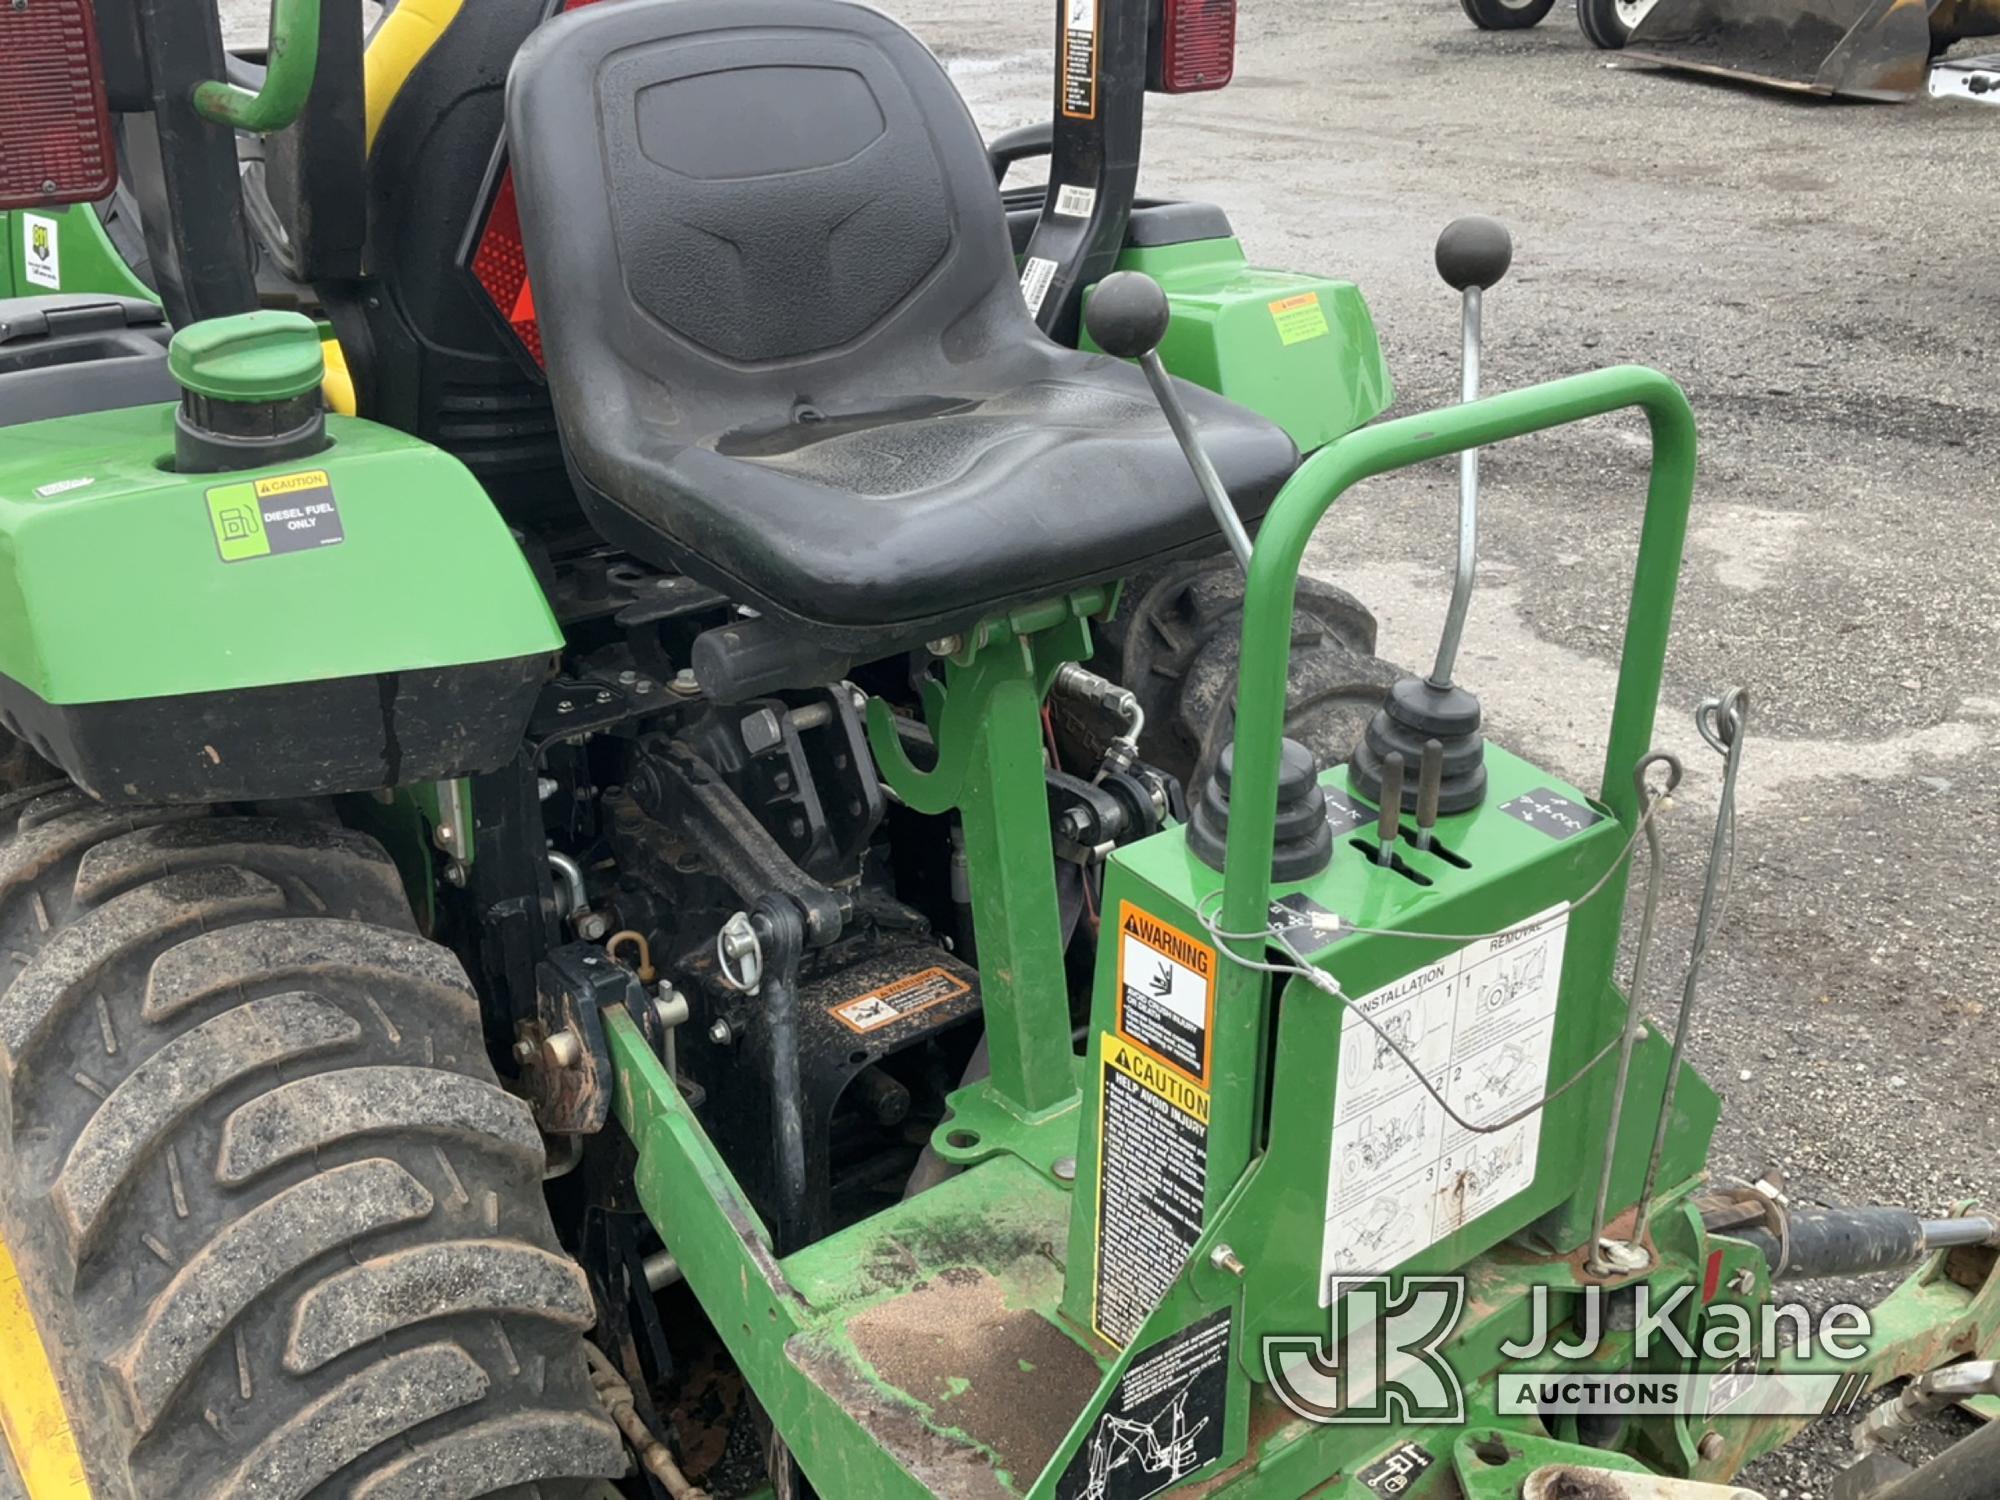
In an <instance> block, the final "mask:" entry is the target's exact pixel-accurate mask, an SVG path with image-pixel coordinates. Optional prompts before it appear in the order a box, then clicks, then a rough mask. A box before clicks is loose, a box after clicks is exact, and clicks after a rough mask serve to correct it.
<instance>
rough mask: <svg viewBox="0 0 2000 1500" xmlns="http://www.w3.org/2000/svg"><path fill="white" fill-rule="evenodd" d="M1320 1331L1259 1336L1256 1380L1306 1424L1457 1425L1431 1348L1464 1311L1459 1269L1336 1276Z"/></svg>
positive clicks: (1460, 1396)
mask: <svg viewBox="0 0 2000 1500" xmlns="http://www.w3.org/2000/svg"><path fill="white" fill-rule="evenodd" d="M1331 1291H1332V1299H1333V1300H1332V1306H1331V1308H1330V1309H1329V1327H1328V1330H1327V1333H1326V1335H1325V1336H1319V1335H1312V1336H1307V1337H1302V1338H1301V1337H1292V1336H1289V1335H1280V1334H1274V1335H1271V1336H1269V1337H1267V1338H1265V1340H1264V1377H1265V1379H1267V1380H1268V1381H1270V1383H1271V1388H1272V1389H1273V1390H1274V1391H1276V1392H1277V1394H1278V1397H1279V1399H1280V1400H1282V1401H1283V1402H1284V1403H1285V1405H1286V1406H1287V1407H1289V1408H1290V1409H1291V1410H1292V1411H1294V1412H1296V1413H1297V1414H1298V1415H1299V1416H1302V1417H1304V1418H1305V1419H1306V1420H1307V1421H1309V1422H1323V1423H1329V1424H1345V1425H1354V1426H1361V1425H1371V1424H1372V1425H1382V1424H1386V1423H1391V1422H1463V1421H1464V1420H1465V1391H1464V1388H1463V1387H1461V1386H1460V1385H1459V1383H1458V1372H1457V1371H1455V1370H1453V1369H1452V1367H1451V1366H1450V1365H1449V1364H1447V1363H1446V1362H1445V1359H1444V1356H1443V1355H1441V1354H1440V1353H1439V1352H1438V1350H1439V1347H1440V1346H1441V1345H1442V1344H1443V1343H1444V1342H1445V1341H1446V1340H1447V1339H1448V1338H1450V1337H1451V1334H1452V1331H1453V1330H1454V1329H1456V1328H1457V1326H1458V1320H1459V1318H1460V1317H1461V1316H1462V1315H1463V1313H1464V1311H1465V1278H1464V1277H1462V1276H1398V1277H1396V1278H1394V1279H1393V1282H1392V1280H1391V1278H1389V1277H1387V1276H1356V1277H1344V1276H1339V1277H1335V1278H1334V1279H1333V1284H1332V1288H1331Z"/></svg>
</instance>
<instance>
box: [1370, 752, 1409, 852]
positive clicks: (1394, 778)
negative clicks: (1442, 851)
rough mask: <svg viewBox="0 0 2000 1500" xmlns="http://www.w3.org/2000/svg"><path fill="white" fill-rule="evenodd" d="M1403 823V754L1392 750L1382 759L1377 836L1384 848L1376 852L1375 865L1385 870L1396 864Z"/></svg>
mask: <svg viewBox="0 0 2000 1500" xmlns="http://www.w3.org/2000/svg"><path fill="white" fill-rule="evenodd" d="M1402 823H1403V753H1402V752H1401V751H1400V750H1391V751H1390V752H1389V753H1388V754H1387V755H1385V756H1383V757H1382V811H1381V813H1380V815H1379V816H1378V817H1377V819H1376V822H1375V836H1376V838H1377V839H1378V840H1379V841H1380V842H1381V845H1382V847H1381V848H1380V849H1378V850H1376V851H1375V863H1376V864H1378V865H1381V866H1382V867H1383V868H1384V869H1388V868H1392V867H1393V866H1394V865H1395V863H1396V835H1397V834H1398V833H1400V832H1401V831H1402Z"/></svg>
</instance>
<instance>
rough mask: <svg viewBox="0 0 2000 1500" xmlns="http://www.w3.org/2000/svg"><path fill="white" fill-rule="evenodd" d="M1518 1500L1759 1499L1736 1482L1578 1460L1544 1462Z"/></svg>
mask: <svg viewBox="0 0 2000 1500" xmlns="http://www.w3.org/2000/svg"><path fill="white" fill-rule="evenodd" d="M1521 1500H1762V1497H1761V1496H1760V1495H1759V1494H1758V1492H1757V1491H1755V1490H1746V1489H1744V1488H1743V1487H1742V1486H1741V1485H1737V1484H1704V1483H1702V1482H1701V1481H1700V1480H1697V1479H1671V1478H1668V1477H1667V1476H1666V1475H1664V1474H1628V1473H1622V1472H1620V1471H1618V1470H1615V1469H1591V1468H1585V1467H1584V1466H1583V1465H1581V1464H1544V1465H1543V1466H1542V1467H1541V1468H1539V1469H1537V1470H1535V1472H1534V1473H1532V1474H1530V1475H1529V1476H1528V1477H1527V1479H1526V1480H1524V1481H1523V1482H1522V1485H1521Z"/></svg>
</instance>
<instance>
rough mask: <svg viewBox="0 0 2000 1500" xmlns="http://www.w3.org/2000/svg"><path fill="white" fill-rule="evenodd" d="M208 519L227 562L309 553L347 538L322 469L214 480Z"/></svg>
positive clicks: (331, 483) (219, 548)
mask: <svg viewBox="0 0 2000 1500" xmlns="http://www.w3.org/2000/svg"><path fill="white" fill-rule="evenodd" d="M208 523H209V525H210V526H211V527H212V528H213V529H214V531H215V550H216V551H217V552H218V553H219V554H221V557H222V560H223V561H224V562H229V563H233V562H247V561H248V560H249V559H251V558H253V557H275V556H276V555H277V554H279V553H281V552H310V551H312V550H313V549H315V548H318V547H331V546H333V545H334V544H335V543H337V542H342V541H345V540H346V539H347V534H346V533H345V532H344V531H342V530H341V526H340V507H339V505H337V504H336V503H335V502H334V498H333V479H332V477H331V476H330V475H329V474H328V473H327V472H326V470H324V469H301V470H299V471H298V472H296V473H292V474H272V475H268V476H266V477H265V478H263V479H245V480H241V481H239V482H237V483H235V484H219V485H216V486H215V487H214V488H213V489H211V490H209V491H208Z"/></svg>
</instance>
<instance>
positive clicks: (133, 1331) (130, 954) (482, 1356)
mask: <svg viewBox="0 0 2000 1500" xmlns="http://www.w3.org/2000/svg"><path fill="white" fill-rule="evenodd" d="M0 835H4V836H0V960H4V966H0V985H4V986H5V987H4V990H0V1237H4V1239H5V1242H6V1245H7V1247H8V1248H9V1250H10V1251H11V1252H12V1256H13V1260H14V1263H15V1265H16V1267H17V1269H18V1271H19V1273H20V1278H21V1284H22V1287H23V1289H24V1291H25V1293H26V1297H27V1302H28V1305H29V1308H30V1309H31V1310H32V1312H33V1314H34V1320H35V1324H36V1326H37V1328H38V1330H39V1332H40V1335H41V1343H42V1346H43V1349H44V1351H45V1352H46V1354H47V1357H48V1361H49V1364H50V1365H51V1366H52V1367H53V1374H54V1375H55V1377H56V1379H57V1381H58V1382H59V1385H60V1389H61V1390H62V1392H63V1393H64V1402H63V1404H64V1407H65V1415H66V1416H67V1418H68V1421H69V1425H70V1429H71V1432H72V1434H73V1435H74V1439H75V1442H76V1445H77V1448H78V1450H79V1453H80V1455H81V1458H82V1461H83V1464H84V1468H85V1470H86V1472H87V1474H88V1476H89V1480H90V1487H91V1494H92V1496H93V1497H94V1500H158V1497H162V1496H167V1495H172V1496H175V1497H187V1500H197V1497H200V1500H207V1497H215V1500H222V1497H230V1500H302V1497H305V1496H308V1495H311V1496H332V1495H335V1494H338V1495H340V1496H343V1497H353V1500H404V1497H408V1500H418V1497H422V1500H451V1497H471V1496H479V1495H490V1494H495V1493H498V1492H505V1493H507V1494H509V1495H517V1494H518V1495H526V1494H530V1493H534V1494H539V1495H541V1496H543V1497H545V1500H556V1497H565V1500H569V1497H575V1496H580V1495H582V1494H584V1493H585V1492H586V1490H587V1488H590V1487H594V1486H595V1485H596V1484H597V1483H598V1482H599V1480H600V1479H602V1478H608V1477H615V1476H618V1475H621V1474H623V1473H624V1472H625V1469H626V1456H625V1450H624V1447H623V1444H622V1442H621V1440H620V1437H619V1434H618V1430H617V1429H616V1427H614V1426H613V1425H612V1423H611V1421H610V1420H609V1419H608V1418H607V1417H606V1416H605V1414H604V1411H603V1408H602V1406H601V1405H600V1403H599V1401H598V1399H597V1397H596V1396H595V1394H594V1393H593V1391H592V1389H591V1385H590V1381H589V1378H588V1374H587V1371H586V1368H585V1363H584V1354H583V1348H582V1343H581V1335H582V1333H583V1331H584V1330H585V1329H586V1328H588V1327H589V1326H590V1324H591V1323H592V1321H593V1319H594V1316H595V1315H594V1311H593V1307H592V1301H591V1295H590V1290H589V1287H588V1284H587V1281H586V1278H585V1276H584V1274H583V1272H582V1270H581V1268H580V1267H578V1266H577V1265H576V1264H575V1262H573V1261H571V1260H570V1259H569V1258H568V1257H566V1256H565V1255H564V1254H563V1253H562V1252H561V1249H560V1247H559V1246H558V1243H557V1240H556V1236H555V1232H554V1229H553V1226H552V1225H551V1223H550V1219H549V1212H548V1208H547V1206H546V1204H545V1202H544V1200H543V1197H542V1191H541V1176H542V1170H543V1146H542V1139H541V1136H540V1134H539V1132H538V1131H537V1130H536V1129H535V1124H534V1119H533V1117H532V1115H531V1114H530V1112H529V1110H528V1108H527V1106H526V1105H525V1104H523V1103H522V1102H521V1101H520V1100H518V1099H516V1098H514V1097H513V1096H512V1095H510V1094H507V1093H505V1092H503V1091H502V1090H501V1089H500V1087H499V1085H498V1083H497V1081H496V1079H495V1076H494V1072H493V1069H492V1066H491V1064H490V1063H489V1061H488V1059H487V1056H486V1052H485V1047H484V1043H483V1042H482V1040H481V1034H480V1024H479V1009H478V1003H477V1001H476V999H475V998H474V996H473V993H472V991H471V988H470V986H469V985H468V984H467V983H466V980H465V975H464V972H463V970H462V969H461V968H460V967H459V964H458V961H457V960H456V959H455V958H454V957H453V956H452V955H451V954H450V953H449V952H448V951H447V950H445V949H443V948H440V947H438V946H437V945H435V944H433V943H429V942H427V941H425V940H424V939H423V938H421V937H419V936H418V934H417V932H416V930H415V928H414V925H413V924H412V922H411V919H410V913H409V907H408V904H407V902H406V900H405V897H404V893H403V891H402V888H401V886H400V884H399V883H398V880H397V876H396V872H395V868H394V866H393V865H392V864H391V863H390V861H389V859H388V857H387V855H385V854H384V853H383V851H382V850H381V848H380V847H379V846H378V845H376V844H375V843H374V842H373V841H372V840H370V839H367V838H365V837H363V836H361V835H359V834H357V833H354V832H352V831H350V830H348V829H346V828H343V827H341V826H339V825H338V824H336V823H333V822H331V821H327V822H317V821H312V820H310V819H309V818H302V819H291V818H287V819H278V818H264V817H239V816H228V815H220V814H215V813H210V812H208V811H205V810H202V809H194V808H183V809H169V808H136V809H117V808H106V807H103V806H100V805H98V804H96V803H94V802H91V801H90V800H88V799H87V798H85V797H84V796H83V795H82V794H81V793H80V792H78V791H76V790H75V789H73V788H70V787H66V786H65V787H62V788H59V789H57V790H54V791H49V790H37V791H30V792H27V793H21V794H16V795H15V796H13V797H10V798H6V799H0ZM10 1378H11V1377H10ZM592 1476H595V1477H592ZM531 1486H532V1487H533V1488H532V1489H531V1488H530V1487H531Z"/></svg>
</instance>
